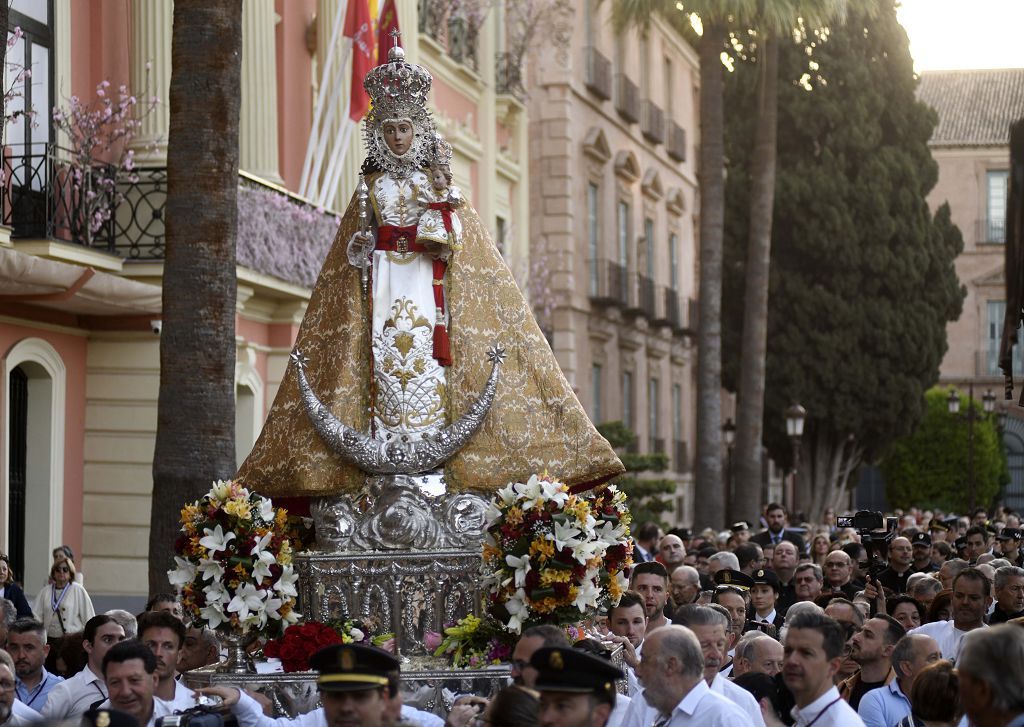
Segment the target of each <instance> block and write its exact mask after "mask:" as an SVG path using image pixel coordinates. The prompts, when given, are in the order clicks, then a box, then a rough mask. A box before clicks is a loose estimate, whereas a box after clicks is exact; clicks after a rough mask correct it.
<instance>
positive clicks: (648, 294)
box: [636, 275, 655, 321]
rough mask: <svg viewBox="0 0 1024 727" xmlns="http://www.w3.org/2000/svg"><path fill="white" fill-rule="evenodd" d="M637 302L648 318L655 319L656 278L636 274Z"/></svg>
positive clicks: (641, 311)
mask: <svg viewBox="0 0 1024 727" xmlns="http://www.w3.org/2000/svg"><path fill="white" fill-rule="evenodd" d="M636 288H637V302H638V306H637V307H638V308H639V311H640V313H641V314H643V315H644V316H645V317H646V318H647V319H649V320H652V321H653V320H654V316H655V294H654V280H652V279H651V278H649V277H647V276H646V275H637V276H636Z"/></svg>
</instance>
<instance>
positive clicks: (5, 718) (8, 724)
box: [0, 664, 32, 727]
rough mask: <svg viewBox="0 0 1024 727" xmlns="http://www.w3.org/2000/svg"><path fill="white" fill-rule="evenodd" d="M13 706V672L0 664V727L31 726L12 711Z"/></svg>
mask: <svg viewBox="0 0 1024 727" xmlns="http://www.w3.org/2000/svg"><path fill="white" fill-rule="evenodd" d="M13 706H14V672H12V671H11V670H10V668H9V667H8V666H7V665H6V664H0V725H2V727H28V725H30V724H32V723H31V722H29V721H28V720H26V719H24V718H23V717H18V716H16V715H15V714H14V712H13V711H12V708H13Z"/></svg>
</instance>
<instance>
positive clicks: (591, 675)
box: [530, 647, 622, 727]
mask: <svg viewBox="0 0 1024 727" xmlns="http://www.w3.org/2000/svg"><path fill="white" fill-rule="evenodd" d="M530 665H531V666H532V667H533V668H534V669H535V670H536V671H537V682H536V686H535V688H536V690H537V691H538V692H540V707H539V709H538V710H537V724H539V725H540V727H604V726H605V725H606V724H607V722H608V718H609V716H610V715H611V713H612V711H613V710H614V709H615V680H616V679H621V678H622V672H621V671H619V669H617V668H616V667H615V666H613V665H612V663H611V662H610V661H608V660H607V659H602V658H601V657H600V656H596V655H594V654H588V653H585V652H583V651H579V650H577V649H572V648H568V649H567V648H558V647H554V648H544V649H539V650H538V651H536V652H535V653H534V655H533V656H532V657H531V658H530Z"/></svg>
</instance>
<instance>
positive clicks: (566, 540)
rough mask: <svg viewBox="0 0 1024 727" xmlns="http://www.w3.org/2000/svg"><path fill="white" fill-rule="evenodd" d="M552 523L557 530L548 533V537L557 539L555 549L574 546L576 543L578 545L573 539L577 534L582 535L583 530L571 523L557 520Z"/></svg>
mask: <svg viewBox="0 0 1024 727" xmlns="http://www.w3.org/2000/svg"><path fill="white" fill-rule="evenodd" d="M552 524H553V525H554V526H555V527H554V530H555V532H554V533H548V535H547V539H548V540H554V541H555V550H561V549H562V548H566V547H569V548H572V547H573V546H574V545H576V543H575V542H573V539H574V538H575V537H576V536H577V535H581V534H582V533H583V531H582V530H580V529H579V528H577V527H573V526H572V525H571V524H563V523H560V522H558V521H557V520H555V521H554V522H553V523H552Z"/></svg>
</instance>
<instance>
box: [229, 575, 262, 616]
mask: <svg viewBox="0 0 1024 727" xmlns="http://www.w3.org/2000/svg"><path fill="white" fill-rule="evenodd" d="M262 606H263V599H262V598H261V597H260V592H259V591H257V590H256V586H254V585H253V584H252V583H243V584H242V585H241V586H239V587H238V590H237V591H235V597H234V598H232V599H231V603H229V604H228V611H230V612H232V613H237V614H238V618H239V619H241V620H242V621H244V620H246V619H247V618H249V614H250V612H252V611H256V612H259V610H260V608H261V607H262Z"/></svg>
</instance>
